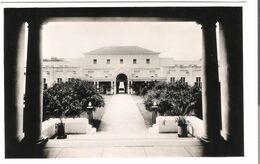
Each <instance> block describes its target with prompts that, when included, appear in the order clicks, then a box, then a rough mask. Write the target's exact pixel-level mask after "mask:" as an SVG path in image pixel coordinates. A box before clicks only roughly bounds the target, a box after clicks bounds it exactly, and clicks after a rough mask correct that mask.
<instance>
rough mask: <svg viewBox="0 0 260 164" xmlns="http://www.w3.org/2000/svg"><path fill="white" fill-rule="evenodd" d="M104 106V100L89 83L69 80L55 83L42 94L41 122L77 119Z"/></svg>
mask: <svg viewBox="0 0 260 164" xmlns="http://www.w3.org/2000/svg"><path fill="white" fill-rule="evenodd" d="M89 102H91V103H92V106H93V108H92V110H95V109H96V107H102V106H104V100H103V97H102V96H101V95H99V94H98V93H97V91H96V89H95V87H94V86H93V84H91V83H90V82H87V81H84V80H80V79H71V80H70V81H67V82H61V83H59V84H58V83H56V84H54V85H53V86H52V87H50V88H48V89H46V90H44V92H43V120H46V119H48V118H61V117H79V116H80V114H81V113H82V112H87V111H88V110H90V109H89V108H87V106H88V103H89Z"/></svg>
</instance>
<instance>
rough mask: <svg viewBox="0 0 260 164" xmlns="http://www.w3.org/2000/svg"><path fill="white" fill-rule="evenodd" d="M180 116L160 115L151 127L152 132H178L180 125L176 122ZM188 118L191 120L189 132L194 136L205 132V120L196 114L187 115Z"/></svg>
mask: <svg viewBox="0 0 260 164" xmlns="http://www.w3.org/2000/svg"><path fill="white" fill-rule="evenodd" d="M177 117H178V116H158V117H157V118H156V124H154V125H153V127H151V128H149V131H150V132H152V133H177V132H178V125H177V123H176V122H175V120H176V118H177ZM186 119H187V120H188V121H189V122H190V125H188V127H187V128H188V132H189V134H191V135H192V136H195V137H201V136H202V135H203V133H204V128H203V121H202V120H200V119H199V118H197V117H195V116H187V117H186Z"/></svg>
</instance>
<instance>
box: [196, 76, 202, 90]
mask: <svg viewBox="0 0 260 164" xmlns="http://www.w3.org/2000/svg"><path fill="white" fill-rule="evenodd" d="M195 85H196V86H198V87H200V88H201V77H196V82H195Z"/></svg>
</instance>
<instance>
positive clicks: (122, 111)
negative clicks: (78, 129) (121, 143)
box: [100, 94, 148, 134]
mask: <svg viewBox="0 0 260 164" xmlns="http://www.w3.org/2000/svg"><path fill="white" fill-rule="evenodd" d="M100 131H101V132H102V133H108V134H146V133H148V129H147V128H146V126H145V123H144V119H143V117H142V115H141V113H140V112H139V110H138V107H137V106H136V103H135V102H134V100H133V98H132V97H131V95H127V94H116V95H113V96H112V98H111V100H110V103H109V104H108V106H107V108H106V111H105V113H104V115H103V117H102V121H101V125H100Z"/></svg>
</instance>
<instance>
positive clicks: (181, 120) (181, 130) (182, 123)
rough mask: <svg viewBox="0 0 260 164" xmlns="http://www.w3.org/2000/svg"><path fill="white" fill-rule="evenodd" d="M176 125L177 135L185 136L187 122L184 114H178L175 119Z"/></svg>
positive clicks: (186, 133)
mask: <svg viewBox="0 0 260 164" xmlns="http://www.w3.org/2000/svg"><path fill="white" fill-rule="evenodd" d="M175 121H176V122H177V125H178V136H179V137H187V136H188V129H187V126H188V124H189V122H188V120H186V118H185V116H178V117H177V118H176V120H175Z"/></svg>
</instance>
